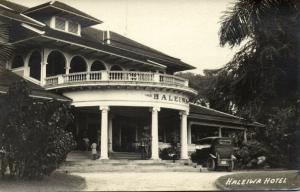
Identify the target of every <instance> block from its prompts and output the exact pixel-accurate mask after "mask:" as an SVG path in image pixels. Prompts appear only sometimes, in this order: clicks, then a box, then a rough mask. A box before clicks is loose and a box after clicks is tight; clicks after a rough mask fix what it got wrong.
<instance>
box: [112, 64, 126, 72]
mask: <svg viewBox="0 0 300 192" xmlns="http://www.w3.org/2000/svg"><path fill="white" fill-rule="evenodd" d="M110 70H111V71H123V69H122V68H121V67H120V66H119V65H113V66H112V67H111V68H110Z"/></svg>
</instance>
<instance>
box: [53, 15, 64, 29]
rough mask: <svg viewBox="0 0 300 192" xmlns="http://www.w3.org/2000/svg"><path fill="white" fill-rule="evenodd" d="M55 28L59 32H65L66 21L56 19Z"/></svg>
mask: <svg viewBox="0 0 300 192" xmlns="http://www.w3.org/2000/svg"><path fill="white" fill-rule="evenodd" d="M55 28H56V29H60V30H64V31H65V30H66V20H64V19H62V18H59V17H56V18H55Z"/></svg>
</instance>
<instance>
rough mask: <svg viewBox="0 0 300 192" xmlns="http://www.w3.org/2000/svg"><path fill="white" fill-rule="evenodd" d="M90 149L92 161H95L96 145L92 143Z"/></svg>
mask: <svg viewBox="0 0 300 192" xmlns="http://www.w3.org/2000/svg"><path fill="white" fill-rule="evenodd" d="M91 149H92V157H93V160H96V159H97V144H96V142H93V144H92V145H91Z"/></svg>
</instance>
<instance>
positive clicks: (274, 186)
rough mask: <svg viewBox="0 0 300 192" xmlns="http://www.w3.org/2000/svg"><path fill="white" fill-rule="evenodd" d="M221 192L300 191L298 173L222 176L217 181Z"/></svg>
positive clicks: (256, 173)
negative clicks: (258, 191)
mask: <svg viewBox="0 0 300 192" xmlns="http://www.w3.org/2000/svg"><path fill="white" fill-rule="evenodd" d="M216 186H217V187H218V188H219V189H221V190H266V189H267V190H292V189H298V190H299V189H300V174H299V172H298V171H256V172H243V173H236V174H232V175H226V176H221V177H220V178H218V179H217V181H216Z"/></svg>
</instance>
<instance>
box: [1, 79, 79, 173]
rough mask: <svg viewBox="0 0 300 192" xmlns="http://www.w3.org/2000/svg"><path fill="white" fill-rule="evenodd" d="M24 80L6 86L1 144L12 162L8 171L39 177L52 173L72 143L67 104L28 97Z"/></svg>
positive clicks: (28, 91)
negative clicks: (11, 167) (68, 129)
mask: <svg viewBox="0 0 300 192" xmlns="http://www.w3.org/2000/svg"><path fill="white" fill-rule="evenodd" d="M29 94H30V90H29V89H28V88H27V87H26V84H25V83H24V82H17V83H16V84H14V85H12V86H11V87H10V88H9V91H8V95H7V96H6V97H4V101H5V102H4V105H2V106H1V116H2V118H1V119H0V121H1V122H0V123H1V127H0V135H1V138H0V148H1V147H3V148H4V149H5V151H6V153H7V154H8V155H7V156H8V160H9V161H10V164H13V165H14V166H13V169H12V170H11V173H10V174H11V175H15V176H16V177H19V178H42V177H43V176H44V175H49V174H51V173H52V172H53V171H54V170H55V169H56V168H57V167H58V166H59V164H61V163H62V162H63V161H64V160H65V158H66V155H67V153H69V152H70V151H71V150H72V149H73V147H74V146H75V142H74V139H73V136H72V134H71V133H68V132H67V131H66V127H67V125H68V124H69V123H70V121H71V120H72V115H71V113H70V112H69V109H70V106H69V104H67V103H62V102H59V101H55V100H37V99H33V98H32V97H29Z"/></svg>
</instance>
